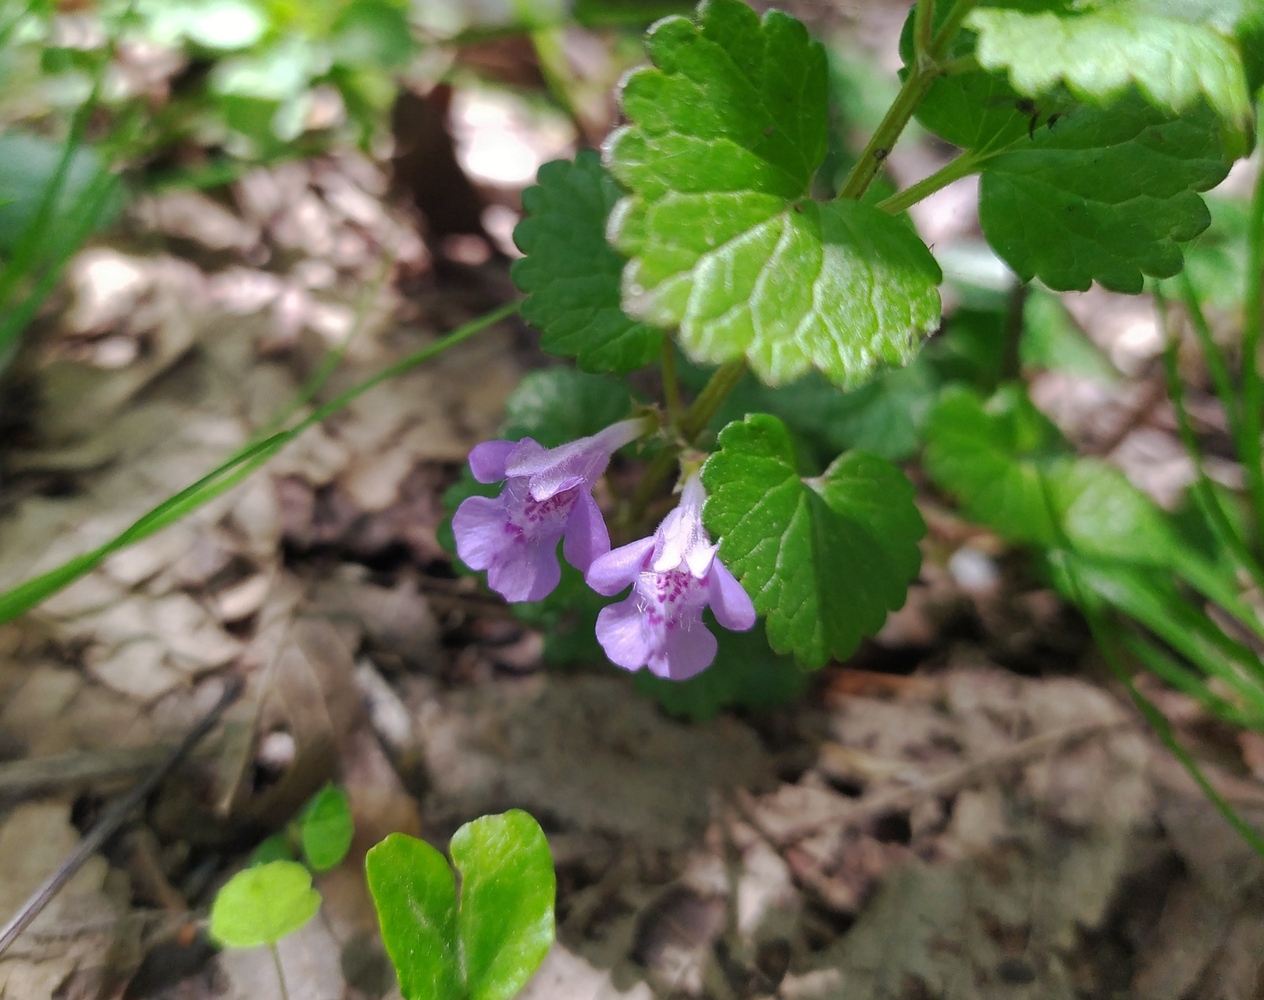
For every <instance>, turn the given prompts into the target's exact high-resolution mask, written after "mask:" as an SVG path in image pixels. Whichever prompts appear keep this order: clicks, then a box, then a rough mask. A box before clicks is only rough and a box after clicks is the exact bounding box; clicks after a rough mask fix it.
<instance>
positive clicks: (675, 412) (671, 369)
mask: <svg viewBox="0 0 1264 1000" xmlns="http://www.w3.org/2000/svg"><path fill="white" fill-rule="evenodd" d="M662 372H663V402H664V403H665V404H666V405H667V423H668V426H670V427H671V429H672V430H673V431H675V430H676V429H677V428H679V426H680V414H681V404H680V381H679V380H678V379H677V378H676V346H675V344H674V343H673V342H672V339H671V337H663V362H662Z"/></svg>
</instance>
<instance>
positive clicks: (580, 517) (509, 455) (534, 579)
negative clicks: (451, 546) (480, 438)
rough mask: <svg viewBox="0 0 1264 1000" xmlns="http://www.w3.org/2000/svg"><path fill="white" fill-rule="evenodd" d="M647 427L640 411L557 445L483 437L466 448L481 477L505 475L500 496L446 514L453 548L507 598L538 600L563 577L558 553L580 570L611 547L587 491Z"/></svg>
mask: <svg viewBox="0 0 1264 1000" xmlns="http://www.w3.org/2000/svg"><path fill="white" fill-rule="evenodd" d="M647 429H648V427H647V421H646V420H645V419H644V418H639V419H635V420H624V421H621V422H620V423H617V424H612V425H611V426H609V427H607V428H606V429H605V430H604V431H602V432H601V433H599V434H594V435H592V436H591V437H585V438H580V439H579V440H578V441H572V442H570V443H569V444H564V445H561V446H560V447H557V448H545V447H543V446H542V445H540V444H539V443H538V442H536V441H533V440H532V439H531V438H523V439H522V440H521V441H484V442H483V443H482V444H480V445H478V446H477V447H475V448H474V450H473V451H471V452H470V471H471V472H473V473H474V478H475V479H477V480H478V481H479V482H480V483H495V482H498V481H500V480H501V479H504V480H506V482H505V488H504V490H502V491H501V494H500V496H498V497H495V498H494V499H493V498H491V497H468V498H467V499H466V500H464V501H463V502H462V503H461V506H460V507H458V508H457V509H456V513H455V514H453V515H452V533H453V535H455V536H456V553H457V555H458V556H460V557H461V560H462V561H463V562H464V563H465V564H466V565H467V566H469V567H470V568H471V569H485V570H487V583H488V586H490V587H491V588H492V590H494V591H496V592H497V593H498V594H500V595H501V596H502V597H504V598H505V600H507V601H538V600H540V599H542V598H544V597H546V596H547V595H548V594H549V592H550V591H552V590H553V588H554V587H556V586H557V583H558V581H559V580H560V579H561V578H562V568H561V566H560V565H558V561H557V540H558V539H559V538H564V539H565V541H564V542H563V544H562V553H563V555H565V556H566V561H567V562H568V563H570V564H571V565H572V566H574V567H575V568H576V569H577V570H579V571H580V572H581V573H582V572H584V571H586V570H587V569H588V567H589V565H590V564H591V563H592V561H593V560H594V559H595V558H597V556H600V555H604V554H605V553H607V552H609V551H610V536H609V534H607V532H606V523H605V521H603V520H602V518H601V511H600V509H598V507H597V502H596V501H595V500H593V498H592V488H593V484H594V483H596V481H597V479H598V478H599V477H600V476H601V474H602V473H603V472H605V471H606V466H607V465H608V464H609V463H610V456H611V455H613V454H614V453H615V452H616V451H617V450H618V449H620V448H622V447H623V446H624V445H625V444H627V443H628V442H630V441H635V440H636V439H637V438H638V437H640V436H641V435H642V434H644V433H645V432H646V430H647Z"/></svg>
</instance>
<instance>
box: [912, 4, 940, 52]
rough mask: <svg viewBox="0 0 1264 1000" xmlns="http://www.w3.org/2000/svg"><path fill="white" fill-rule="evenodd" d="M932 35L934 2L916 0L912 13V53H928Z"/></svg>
mask: <svg viewBox="0 0 1264 1000" xmlns="http://www.w3.org/2000/svg"><path fill="white" fill-rule="evenodd" d="M934 34H935V0H917V8H916V9H915V10H914V11H913V46H914V51H916V52H926V51H929V49H930V45H931V41H932V40H933V39H934Z"/></svg>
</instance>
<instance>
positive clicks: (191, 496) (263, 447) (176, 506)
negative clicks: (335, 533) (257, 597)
mask: <svg viewBox="0 0 1264 1000" xmlns="http://www.w3.org/2000/svg"><path fill="white" fill-rule="evenodd" d="M517 309H518V303H516V302H514V303H510V304H509V305H505V306H501V307H500V308H499V309H494V310H492V311H491V312H489V313H486V314H484V315H483V316H480V317H478V318H477V319H474V320H471V321H470V322H468V323H466V324H465V325H464V326H461V327H458V328H457V329H455V330H453V331H452V332H451V333H449V334H448V335H447V336H445V337H440V338H439V339H438V340H436V341H435V342H434V343H432V344H429V345H427V346H426V347H423V348H422V349H421V350H419V351H416V352H415V353H413V354H410V355H409V356H408V357H406V358H404V359H402V360H400V361H397V362H395V364H393V365H390V366H388V367H386V368H384V369H382V370H381V371H379V372H378V373H377V374H376V375H373V376H371V377H369V378H367V379H365V380H364V381H363V382H361V383H359V384H358V385H354V386H352V387H351V388H350V389H347V390H346V391H345V392H343V393H341V394H340V395H338V396H336V397H335V398H334V399H331V400H330V401H329V402H328V403H324V404H323V405H321V406H318V407H317V408H316V409H315V410H313V411H312V412H311V413H309V414H308V415H307V416H306V417H304V418H303V419H302V420H300V421H299V422H298V423H297V424H295V425H294V426H293V427H290V428H289V429H288V430H283V431H278V432H277V433H275V434H273V435H271V436H269V437H266V438H264V439H263V440H261V441H255V442H252V443H250V444H247V445H246V446H245V447H243V448H241V449H239V450H238V451H237V452H236V454H234V455H232V456H231V457H230V458H229V459H228V460H227V461H225V462H224V463H223V464H222V465H220V466H219V467H218V468H216V469H213V470H212V471H210V472H208V473H207V474H206V475H205V476H203V477H202V478H201V479H199V480H198V481H197V482H195V483H193V484H192V485H190V486H187V487H185V488H184V489H183V490H181V491H180V492H179V493H177V494H176V495H175V496H173V497H169V498H168V499H166V500H164V501H163V502H162V503H160V504H159V505H158V506H157V507H154V508H153V509H152V510H150V511H149V512H148V513H146V514H144V515H143V516H142V517H140V518H139V519H138V520H136V521H134V522H132V524H131V525H130V526H129V527H127V528H125V529H124V530H123V531H122V532H120V533H119V534H118V535H115V536H114V537H113V538H111V539H110V540H109V541H108V542H106V543H105V544H104V545H101V546H98V547H97V548H95V549H93V550H92V551H91V552H85V553H84V554H83V555H80V556H75V557H74V558H72V559H70V560H68V561H66V562H64V563H62V564H61V565H60V566H57V567H56V568H54V569H51V570H49V571H48V572H47V573H42V574H40V575H39V576H36V577H32V578H31V579H29V580H27V581H25V582H23V583H20V584H18V585H17V586H16V587H14V588H13V589H12V590H8V591H5V592H4V593H0V624H3V623H4V622H8V621H12V620H13V619H14V618H16V617H17V616H18V615H20V614H22V613H23V612H26V611H29V610H30V609H31V608H33V607H35V606H36V605H37V604H39V603H40V602H41V601H44V600H46V599H47V598H49V597H51V596H52V595H53V594H55V593H57V591H59V590H61V589H62V588H63V587H66V586H69V585H70V584H72V583H74V582H75V581H76V580H78V579H79V578H80V577H83V576H86V575H87V574H88V573H90V572H92V570H94V569H96V568H97V567H98V566H100V565H101V563H102V562H104V561H105V560H106V559H107V558H108V557H109V556H111V555H113V554H114V553H115V552H117V551H119V550H120V549H123V548H126V547H127V546H128V545H131V544H132V543H133V542H138V541H140V540H141V539H142V538H148V537H149V536H150V535H152V534H154V533H155V532H156V531H160V530H161V529H162V528H165V527H167V525H169V524H173V523H175V522H176V521H178V520H180V518H182V517H184V515H186V514H188V513H190V512H191V511H194V510H196V509H197V508H198V507H200V506H202V504H204V503H206V502H207V501H208V500H211V499H213V498H215V497H217V496H219V495H221V494H222V493H225V492H227V491H228V490H230V489H231V488H232V487H234V486H236V485H237V484H238V483H239V482H241V481H242V480H243V479H245V478H246V477H247V476H249V475H250V474H251V473H253V472H254V471H255V470H257V469H259V468H260V467H262V466H263V465H264V464H265V463H266V462H267V461H268V460H269V459H270V458H271V457H272V456H273V455H275V454H276V453H277V452H279V451H280V450H281V449H282V448H284V447H285V446H286V445H287V444H289V443H290V442H291V441H293V440H294V439H295V438H296V437H298V436H299V435H300V434H302V433H303V431H305V430H307V429H308V428H309V427H311V426H313V425H314V424H318V423H320V422H321V421H322V420H325V419H327V418H328V417H330V416H332V415H333V414H335V413H337V412H338V411H339V410H341V409H342V408H343V407H344V406H347V405H348V404H349V403H351V402H353V401H354V400H356V399H358V398H359V397H360V396H362V395H364V393H366V392H368V391H369V390H370V389H372V388H374V387H376V386H378V385H381V384H382V383H383V382H385V381H387V380H388V379H391V378H394V377H395V376H396V375H401V374H403V373H404V372H406V371H408V370H409V369H411V368H416V367H417V366H418V365H420V364H422V363H424V362H426V361H429V360H430V359H431V358H434V357H436V356H437V355H439V354H442V353H443V352H444V351H446V350H447V349H448V348H450V347H455V346H456V345H457V344H459V343H461V341H463V340H468V339H469V338H470V337H472V336H474V335H475V334H476V333H480V332H481V331H483V330H486V329H487V328H488V327H490V326H492V325H494V324H495V323H498V322H499V321H500V320H502V319H504V318H505V317H506V316H509V315H511V314H512V313H514V312H516V311H517Z"/></svg>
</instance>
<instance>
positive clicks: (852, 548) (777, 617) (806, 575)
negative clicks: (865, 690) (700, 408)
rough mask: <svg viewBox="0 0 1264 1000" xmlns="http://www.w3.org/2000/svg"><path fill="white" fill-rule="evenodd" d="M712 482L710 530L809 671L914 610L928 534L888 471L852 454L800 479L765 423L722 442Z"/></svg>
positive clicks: (775, 643) (774, 634) (760, 419)
mask: <svg viewBox="0 0 1264 1000" xmlns="http://www.w3.org/2000/svg"><path fill="white" fill-rule="evenodd" d="M702 480H703V483H704V484H705V485H706V488H707V491H708V493H709V494H710V496H709V497H708V499H707V504H706V507H705V509H704V518H705V521H706V525H707V528H708V529H709V530H710V531H711V532H712V533H713V534H714V535H718V536H720V557H721V558H722V559H723V560H724V562H725V565H727V566H728V567H729V569H731V570H732V571H733V574H734V575H735V576H736V577H737V578H738V579H739V580H741V582H742V586H744V587H745V588H746V592H747V593H748V594H750V595H751V600H752V601H753V602H754V604H755V610H756V611H758V612H759V613H760V614H761V615H764V616H766V627H767V631H768V642H769V644H770V645H771V646H772V648H773V649H774V650H775V651H776V652H779V653H793V654H794V655H795V656H796V657H798V658H799V659H800V660H801V661H802V662H803V663H805V664H807V665H808V666H821V665H822V664H823V663H825V662H826V660H828V659H829V658H830V657H837V658H839V659H841V658H843V657H846V656H849V655H850V654H851V653H852V652H853V651H854V650H855V648H856V646H857V645H858V644H859V643H860V640H861V638H862V637H863V636H865V635H870V634H872V633H874V632H876V631H877V630H878V629H879V628H881V627H882V623H883V621H885V619H886V615H887V612H888V611H891V610H894V609H895V608H898V607H900V606H901V605H902V604H903V603H904V598H905V595H906V594H907V592H908V584H909V581H910V580H911V579H912V578H913V577H914V576H916V575H917V572H918V570H919V569H920V568H921V563H922V559H921V551H920V550H919V548H918V545H917V542H918V539H919V538H921V536H922V535H923V534H924V533H925V531H926V526H925V524H924V523H923V522H922V517H921V514H919V513H918V510H917V507H916V505H915V504H914V503H913V495H914V491H913V485H912V484H911V483H910V482H909V481H908V479H907V478H906V477H905V476H904V474H903V473H902V472H901V471H900V470H899V469H897V468H896V467H895V466H894V465H892V464H891V463H890V462H887V461H886V460H885V459H881V458H877V457H876V456H874V455H867V454H865V453H864V452H857V451H853V452H848V453H847V454H845V455H843V456H842V457H840V458H839V459H838V460H836V461H835V462H834V463H833V464H832V465H830V467H829V468H828V469H826V470H825V473H824V474H823V475H821V476H817V477H814V478H812V479H802V478H800V476H799V473H798V467H797V463H796V461H795V453H794V445H793V443H792V442H791V439H790V434H789V432H788V431H787V430H786V427H785V425H784V424H783V423H782V422H781V421H780V420H778V419H777V418H776V417H771V416H769V415H767V414H762V413H760V414H754V415H752V416H749V417H747V418H746V419H745V420H743V421H738V422H734V423H731V424H729V425H728V426H727V427H725V428H724V430H723V431H721V432H720V438H719V450H718V451H716V452H715V453H714V454H713V455H712V456H711V457H710V458H709V459H708V460H707V463H706V465H705V466H704V467H703V470H702Z"/></svg>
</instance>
